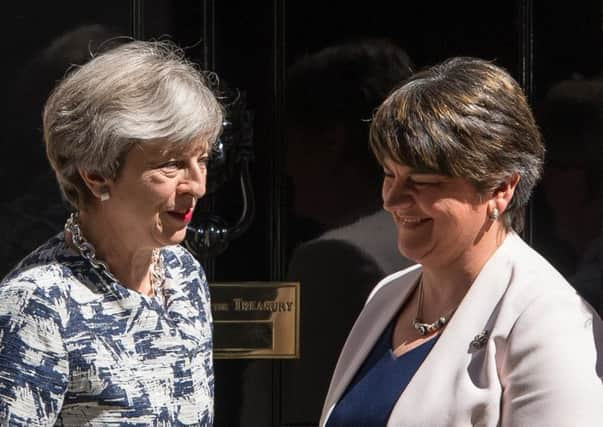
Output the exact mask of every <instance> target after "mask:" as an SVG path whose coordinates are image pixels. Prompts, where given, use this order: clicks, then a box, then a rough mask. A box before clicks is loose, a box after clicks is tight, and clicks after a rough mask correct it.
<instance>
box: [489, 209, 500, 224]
mask: <svg viewBox="0 0 603 427" xmlns="http://www.w3.org/2000/svg"><path fill="white" fill-rule="evenodd" d="M499 216H500V213H499V212H498V208H497V207H493V208H492V209H491V210H490V212H488V218H490V219H491V220H492V221H496V220H497V219H498V217H499Z"/></svg>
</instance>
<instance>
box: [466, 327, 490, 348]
mask: <svg viewBox="0 0 603 427" xmlns="http://www.w3.org/2000/svg"><path fill="white" fill-rule="evenodd" d="M488 333H489V331H488V330H487V329H486V330H483V331H481V332H480V333H479V334H477V335H476V336H475V337H474V338H473V340H472V341H471V344H469V347H470V348H471V349H472V350H479V349H480V348H482V347H483V346H485V345H486V343H487V342H488Z"/></svg>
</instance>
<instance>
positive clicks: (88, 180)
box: [78, 169, 111, 202]
mask: <svg viewBox="0 0 603 427" xmlns="http://www.w3.org/2000/svg"><path fill="white" fill-rule="evenodd" d="M78 172H79V174H80V176H81V177H82V181H84V183H85V184H86V187H88V189H89V190H90V192H91V193H92V195H93V196H94V197H96V198H97V199H99V200H100V201H101V202H104V201H107V200H109V199H110V198H111V190H110V184H111V180H110V179H108V178H105V177H104V176H102V175H100V174H99V173H95V172H87V171H83V170H81V169H79V170H78Z"/></svg>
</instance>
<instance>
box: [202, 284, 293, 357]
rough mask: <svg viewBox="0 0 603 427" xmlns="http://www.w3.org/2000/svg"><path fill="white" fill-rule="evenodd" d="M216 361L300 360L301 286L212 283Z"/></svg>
mask: <svg viewBox="0 0 603 427" xmlns="http://www.w3.org/2000/svg"><path fill="white" fill-rule="evenodd" d="M209 286H210V291H211V309H212V314H213V318H214V357H215V358H216V359H295V358H298V357H299V283H298V282H241V283H212V284H210V285H209Z"/></svg>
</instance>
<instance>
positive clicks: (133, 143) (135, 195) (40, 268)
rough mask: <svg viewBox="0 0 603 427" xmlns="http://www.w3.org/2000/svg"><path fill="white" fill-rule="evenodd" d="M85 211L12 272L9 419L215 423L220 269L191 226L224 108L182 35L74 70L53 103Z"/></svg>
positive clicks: (0, 327)
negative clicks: (193, 249) (213, 270)
mask: <svg viewBox="0 0 603 427" xmlns="http://www.w3.org/2000/svg"><path fill="white" fill-rule="evenodd" d="M43 121H44V139H45V143H46V149H47V155H48V159H49V161H50V164H51V166H52V168H53V169H54V172H55V174H56V177H57V180H58V183H59V186H60V188H61V190H62V192H63V194H64V196H65V198H66V199H67V201H68V202H70V204H71V205H72V206H73V208H74V213H73V214H72V215H71V216H70V217H69V218H68V219H67V222H66V224H65V231H64V232H61V233H60V234H58V235H56V236H54V237H52V238H51V239H50V240H49V241H48V242H46V243H45V244H43V245H42V246H40V247H39V248H37V249H36V250H34V252H32V253H31V254H30V255H29V256H27V257H26V258H25V259H23V260H22V261H21V262H20V263H19V264H18V265H17V266H16V267H15V268H14V269H13V270H12V271H11V272H10V273H9V274H8V275H7V276H6V277H5V278H4V280H3V281H2V283H1V284H0V300H1V301H2V304H0V418H1V420H2V424H10V425H28V426H29V425H52V424H61V425H118V424H119V425H121V424H128V425H134V424H136V425H159V424H161V425H175V424H183V425H191V424H194V425H211V424H212V422H213V386H214V378H213V366H212V335H211V313H210V306H209V294H208V287H207V282H206V279H205V276H204V273H203V270H202V269H201V267H200V266H199V264H198V262H197V261H196V260H195V259H194V258H193V256H192V255H191V254H190V253H188V252H187V251H186V250H185V249H184V248H182V247H181V246H179V245H178V244H179V243H180V242H181V241H182V240H183V239H184V237H185V233H186V227H187V224H188V223H189V222H190V220H191V217H192V214H193V210H194V208H195V204H196V202H197V200H198V199H199V198H200V197H202V196H203V195H204V193H205V183H206V165H207V158H208V152H209V150H210V148H211V146H212V144H213V143H214V141H215V140H216V138H217V137H218V135H219V132H220V131H221V127H222V109H221V107H220V105H219V103H218V102H217V100H216V98H215V97H214V95H213V94H212V92H211V90H210V89H209V88H208V86H207V84H206V80H205V78H204V77H203V74H202V73H201V72H200V71H199V70H197V69H196V67H195V66H194V65H193V64H191V63H189V62H188V61H187V60H186V59H185V58H184V55H183V52H182V51H181V50H180V49H178V48H177V47H175V46H174V45H173V44H172V43H169V42H141V41H132V42H129V43H125V44H123V45H121V46H119V47H116V48H113V49H111V50H108V51H106V52H104V53H102V54H100V55H98V56H96V57H95V58H93V59H92V60H91V61H89V62H88V63H86V64H85V65H83V66H81V67H80V68H77V69H76V70H74V71H73V72H72V73H71V74H69V75H68V76H67V77H66V78H65V79H64V80H63V81H62V82H61V83H60V84H58V86H57V87H56V88H55V90H54V91H53V92H52V94H51V95H50V97H49V99H48V100H47V102H46V105H45V109H44V115H43Z"/></svg>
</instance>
